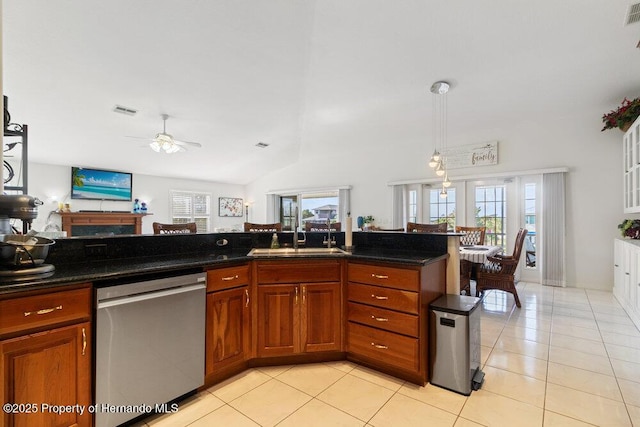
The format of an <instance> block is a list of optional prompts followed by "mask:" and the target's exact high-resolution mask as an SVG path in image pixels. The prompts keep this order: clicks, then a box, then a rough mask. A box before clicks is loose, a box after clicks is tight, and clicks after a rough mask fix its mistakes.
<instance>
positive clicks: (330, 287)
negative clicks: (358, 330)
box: [300, 282, 342, 352]
mask: <svg viewBox="0 0 640 427" xmlns="http://www.w3.org/2000/svg"><path fill="white" fill-rule="evenodd" d="M301 287H302V307H301V309H302V311H301V322H300V323H301V325H300V326H301V331H300V332H301V334H302V336H301V340H302V346H303V348H302V351H305V352H312V351H332V350H336V351H339V350H340V348H341V346H342V333H341V332H342V328H341V325H342V310H341V309H340V308H341V307H342V303H341V300H342V299H341V298H340V283H335V282H334V283H306V284H302V285H301Z"/></svg>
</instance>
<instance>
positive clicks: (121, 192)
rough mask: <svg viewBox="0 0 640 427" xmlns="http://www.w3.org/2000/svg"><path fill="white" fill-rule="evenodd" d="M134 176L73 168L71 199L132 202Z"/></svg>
mask: <svg viewBox="0 0 640 427" xmlns="http://www.w3.org/2000/svg"><path fill="white" fill-rule="evenodd" d="M131 190H132V175H131V173H129V172H117V171H110V170H104V169H91V168H79V167H75V166H73V167H72V168H71V198H72V199H84V200H120V201H131V199H132V198H131Z"/></svg>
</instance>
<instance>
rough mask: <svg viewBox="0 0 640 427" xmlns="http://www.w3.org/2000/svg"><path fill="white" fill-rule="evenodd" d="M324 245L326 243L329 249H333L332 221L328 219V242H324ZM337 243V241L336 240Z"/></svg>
mask: <svg viewBox="0 0 640 427" xmlns="http://www.w3.org/2000/svg"><path fill="white" fill-rule="evenodd" d="M322 243H323V244H325V243H326V245H327V249H331V220H330V219H327V240H326V241H324V242H322ZM334 243H335V240H334Z"/></svg>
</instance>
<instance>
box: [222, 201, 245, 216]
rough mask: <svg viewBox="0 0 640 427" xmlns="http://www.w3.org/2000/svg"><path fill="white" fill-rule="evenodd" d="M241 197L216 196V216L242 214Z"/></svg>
mask: <svg viewBox="0 0 640 427" xmlns="http://www.w3.org/2000/svg"><path fill="white" fill-rule="evenodd" d="M243 211H244V205H243V204H242V199H239V198H235V197H219V198H218V216H240V217H241V216H242V214H243V213H244V212H243Z"/></svg>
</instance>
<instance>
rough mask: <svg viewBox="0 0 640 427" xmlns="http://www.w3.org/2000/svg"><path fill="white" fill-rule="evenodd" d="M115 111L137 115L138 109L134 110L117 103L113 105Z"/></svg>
mask: <svg viewBox="0 0 640 427" xmlns="http://www.w3.org/2000/svg"><path fill="white" fill-rule="evenodd" d="M113 111H115V112H116V113H120V114H126V115H127V116H135V115H136V113H137V112H138V110H134V109H133V108H129V107H123V106H122V105H116V106H115V107H113Z"/></svg>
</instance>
